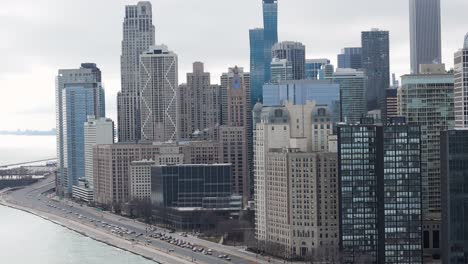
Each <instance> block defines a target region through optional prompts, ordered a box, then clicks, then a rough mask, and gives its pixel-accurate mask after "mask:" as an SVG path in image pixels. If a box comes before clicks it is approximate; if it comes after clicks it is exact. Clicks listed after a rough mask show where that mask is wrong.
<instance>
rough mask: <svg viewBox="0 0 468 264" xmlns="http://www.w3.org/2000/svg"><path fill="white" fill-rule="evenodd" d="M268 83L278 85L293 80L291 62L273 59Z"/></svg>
mask: <svg viewBox="0 0 468 264" xmlns="http://www.w3.org/2000/svg"><path fill="white" fill-rule="evenodd" d="M270 67H271V78H270V83H280V82H282V81H288V80H292V79H293V69H292V65H291V62H289V61H288V60H286V59H278V58H273V60H272V61H271V65H270Z"/></svg>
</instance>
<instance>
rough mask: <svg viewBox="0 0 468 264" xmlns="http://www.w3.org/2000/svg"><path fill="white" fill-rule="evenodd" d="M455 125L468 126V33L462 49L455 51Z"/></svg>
mask: <svg viewBox="0 0 468 264" xmlns="http://www.w3.org/2000/svg"><path fill="white" fill-rule="evenodd" d="M454 77H455V84H454V85H455V97H454V100H455V126H456V127H457V128H468V34H467V35H466V36H465V43H464V46H463V48H462V49H461V50H459V51H457V52H456V53H455V63H454Z"/></svg>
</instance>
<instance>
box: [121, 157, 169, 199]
mask: <svg viewBox="0 0 468 264" xmlns="http://www.w3.org/2000/svg"><path fill="white" fill-rule="evenodd" d="M155 164H156V163H155V162H154V161H153V160H138V161H133V162H132V163H130V167H129V170H130V177H129V180H130V186H129V190H130V194H129V196H130V197H129V199H130V200H138V201H143V200H150V199H151V167H152V166H154V165H155ZM174 164H175V163H174Z"/></svg>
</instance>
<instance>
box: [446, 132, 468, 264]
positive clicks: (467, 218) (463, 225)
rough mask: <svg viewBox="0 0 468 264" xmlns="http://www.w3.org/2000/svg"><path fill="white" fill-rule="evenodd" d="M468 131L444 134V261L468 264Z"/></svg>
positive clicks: (454, 263) (452, 263) (451, 263)
mask: <svg viewBox="0 0 468 264" xmlns="http://www.w3.org/2000/svg"><path fill="white" fill-rule="evenodd" d="M467 149H468V130H467V129H455V130H448V131H444V132H442V136H441V173H442V241H441V243H440V244H441V245H442V259H443V261H444V262H443V263H449V264H464V263H467V262H468V225H467V223H468V152H467Z"/></svg>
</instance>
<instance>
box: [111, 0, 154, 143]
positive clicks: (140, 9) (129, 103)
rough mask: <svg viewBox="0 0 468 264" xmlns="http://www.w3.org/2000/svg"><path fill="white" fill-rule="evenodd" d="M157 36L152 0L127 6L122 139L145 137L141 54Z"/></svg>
mask: <svg viewBox="0 0 468 264" xmlns="http://www.w3.org/2000/svg"><path fill="white" fill-rule="evenodd" d="M154 38H155V37H154V25H153V18H152V6H151V3H150V2H148V1H143V2H138V4H137V5H127V6H125V18H124V22H123V40H122V55H121V57H120V70H121V75H122V76H121V85H122V86H121V89H122V90H121V91H120V92H119V93H118V95H117V114H118V121H117V125H118V137H119V142H130V141H135V140H139V139H140V138H141V127H140V126H141V117H140V90H141V88H140V87H139V85H140V81H139V79H138V78H139V76H140V55H141V54H142V53H143V52H144V51H147V50H148V48H149V47H150V46H153V45H154V43H155V42H154Z"/></svg>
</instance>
